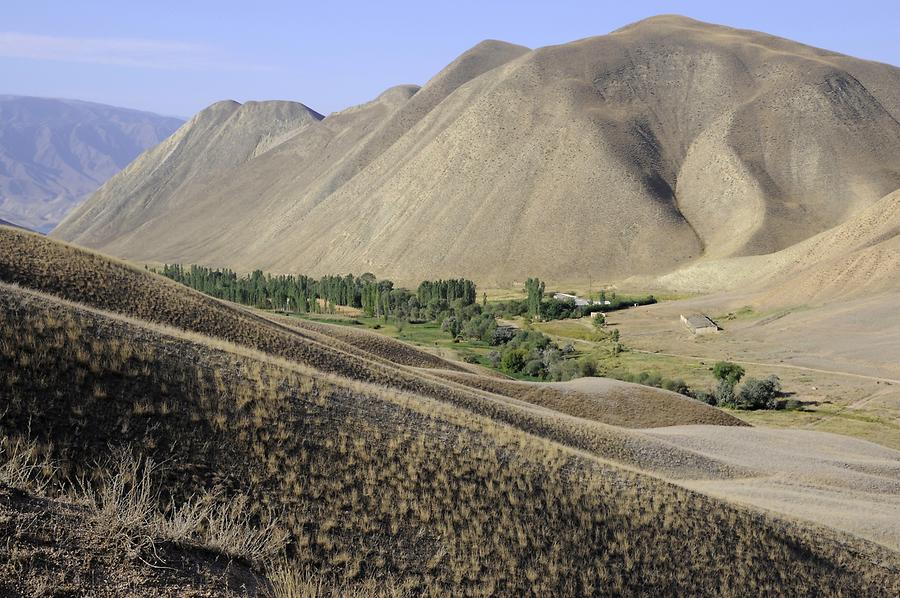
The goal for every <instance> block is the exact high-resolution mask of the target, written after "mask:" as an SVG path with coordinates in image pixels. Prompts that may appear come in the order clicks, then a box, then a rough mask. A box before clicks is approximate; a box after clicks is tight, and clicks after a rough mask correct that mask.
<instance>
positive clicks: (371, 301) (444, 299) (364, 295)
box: [153, 264, 475, 320]
mask: <svg viewBox="0 0 900 598" xmlns="http://www.w3.org/2000/svg"><path fill="white" fill-rule="evenodd" d="M153 271H154V272H157V273H159V274H162V275H163V276H165V277H167V278H170V279H172V280H174V281H176V282H179V283H181V284H183V285H186V286H189V287H191V288H192V289H196V290H198V291H200V292H203V293H206V294H207V295H211V296H213V297H217V298H219V299H225V300H228V301H233V302H235V303H240V304H243V305H251V306H254V307H258V308H262V309H274V310H278V311H285V312H292V313H308V312H312V313H330V312H332V311H334V306H337V305H341V306H346V307H355V308H357V309H361V310H362V311H363V312H364V313H365V314H366V315H367V316H370V317H383V318H385V319H387V318H389V317H390V318H398V319H407V320H410V319H411V320H416V319H423V320H433V319H434V318H435V317H437V315H438V314H440V313H442V312H444V311H446V310H447V309H450V308H451V307H457V308H462V307H465V306H468V305H471V304H473V303H474V302H475V283H474V282H472V281H471V280H466V279H462V278H461V279H456V280H434V281H429V280H426V281H423V282H422V283H421V284H420V285H419V288H418V290H417V292H416V293H415V294H413V293H411V292H410V291H409V290H407V289H404V288H396V287H395V286H394V283H393V281H390V280H378V279H377V278H376V277H375V275H374V274H371V273H366V274H363V275H361V276H354V275H353V274H347V275H345V276H340V275H326V276H322V277H320V278H313V277H310V276H306V275H304V274H298V275H292V274H285V275H272V274H266V273H264V272H263V271H262V270H254V271H253V272H251V273H250V274H246V275H243V276H241V275H238V274H237V273H236V272H234V271H233V270H230V269H228V268H221V269H219V268H209V267H206V266H198V265H191V266H188V267H185V266H182V265H180V264H165V265H164V266H163V267H162V269H161V270H159V271H157V270H155V269H154V270H153Z"/></svg>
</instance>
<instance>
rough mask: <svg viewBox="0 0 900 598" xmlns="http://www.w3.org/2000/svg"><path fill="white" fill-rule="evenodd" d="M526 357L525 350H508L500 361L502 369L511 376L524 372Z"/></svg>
mask: <svg viewBox="0 0 900 598" xmlns="http://www.w3.org/2000/svg"><path fill="white" fill-rule="evenodd" d="M526 355H527V353H526V352H525V350H524V349H507V350H506V351H504V352H503V356H502V357H501V359H500V369H502V370H503V371H504V372H508V373H510V374H515V373H516V372H520V371H522V368H524V367H525V356H526Z"/></svg>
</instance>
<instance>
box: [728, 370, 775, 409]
mask: <svg viewBox="0 0 900 598" xmlns="http://www.w3.org/2000/svg"><path fill="white" fill-rule="evenodd" d="M780 394H781V381H780V380H779V379H778V376H769V377H768V378H766V379H765V380H758V379H756V378H747V380H746V381H745V382H744V384H743V386H742V387H741V390H740V392H739V393H738V394H737V397H735V407H737V408H738V409H777V408H778V396H779V395H780Z"/></svg>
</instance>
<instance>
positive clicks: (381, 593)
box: [266, 561, 411, 598]
mask: <svg viewBox="0 0 900 598" xmlns="http://www.w3.org/2000/svg"><path fill="white" fill-rule="evenodd" d="M266 578H267V579H268V580H269V583H270V584H271V598H404V597H406V596H410V595H411V593H410V592H409V590H407V589H405V588H403V587H401V586H400V585H398V584H397V583H396V582H394V580H391V579H387V580H380V581H375V580H373V579H368V580H366V581H364V582H347V581H343V582H341V581H334V580H330V579H326V578H325V577H323V576H322V575H321V574H318V573H316V572H315V571H314V570H312V569H309V568H298V567H297V566H296V565H293V564H291V563H288V562H286V561H281V562H279V563H277V564H273V565H271V566H270V567H269V568H268V570H267V572H266Z"/></svg>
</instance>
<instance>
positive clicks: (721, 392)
mask: <svg viewBox="0 0 900 598" xmlns="http://www.w3.org/2000/svg"><path fill="white" fill-rule="evenodd" d="M715 396H716V405H718V406H720V407H734V401H735V397H734V384H730V383H729V382H728V381H727V380H722V381H720V382H719V385H718V386H717V387H716V393H715Z"/></svg>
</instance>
